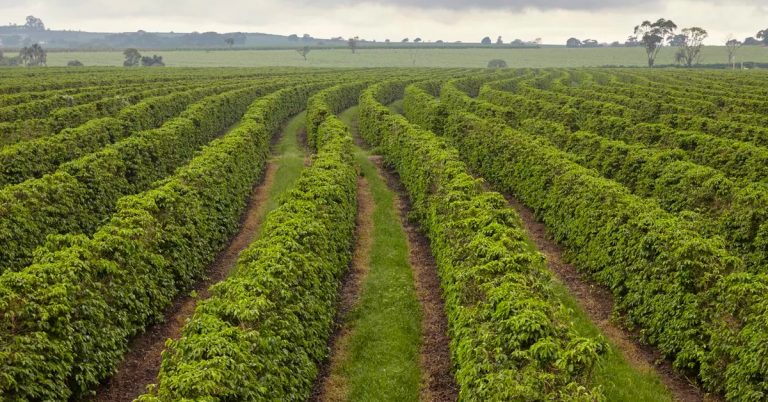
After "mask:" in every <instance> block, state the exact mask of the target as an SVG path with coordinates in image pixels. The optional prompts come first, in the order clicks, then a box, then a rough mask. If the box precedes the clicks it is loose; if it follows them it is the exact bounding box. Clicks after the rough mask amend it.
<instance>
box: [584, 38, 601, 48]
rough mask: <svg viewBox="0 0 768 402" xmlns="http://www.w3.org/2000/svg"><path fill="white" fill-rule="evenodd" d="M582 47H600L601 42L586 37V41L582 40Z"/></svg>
mask: <svg viewBox="0 0 768 402" xmlns="http://www.w3.org/2000/svg"><path fill="white" fill-rule="evenodd" d="M581 47H600V44H599V43H597V40H596V39H584V41H583V42H581Z"/></svg>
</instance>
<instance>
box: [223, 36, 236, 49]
mask: <svg viewBox="0 0 768 402" xmlns="http://www.w3.org/2000/svg"><path fill="white" fill-rule="evenodd" d="M224 42H226V43H227V45H229V48H230V49H231V48H232V46H234V45H235V38H227V39H224Z"/></svg>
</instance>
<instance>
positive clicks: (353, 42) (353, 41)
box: [347, 36, 360, 54]
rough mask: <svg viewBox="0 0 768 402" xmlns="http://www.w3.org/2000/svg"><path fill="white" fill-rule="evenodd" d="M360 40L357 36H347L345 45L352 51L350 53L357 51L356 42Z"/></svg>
mask: <svg viewBox="0 0 768 402" xmlns="http://www.w3.org/2000/svg"><path fill="white" fill-rule="evenodd" d="M359 40H360V38H358V37H357V36H355V37H354V38H349V40H348V41H347V46H348V47H349V50H351V51H352V54H355V53H356V52H357V42H358V41H359Z"/></svg>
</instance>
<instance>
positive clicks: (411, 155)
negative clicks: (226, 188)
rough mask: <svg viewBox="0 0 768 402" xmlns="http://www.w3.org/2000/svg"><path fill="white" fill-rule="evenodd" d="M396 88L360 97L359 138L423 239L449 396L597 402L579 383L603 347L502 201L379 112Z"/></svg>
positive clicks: (428, 142)
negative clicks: (582, 329)
mask: <svg viewBox="0 0 768 402" xmlns="http://www.w3.org/2000/svg"><path fill="white" fill-rule="evenodd" d="M399 88H400V85H398V84H394V85H387V84H380V85H377V86H373V87H371V88H370V89H368V90H366V91H365V92H364V93H363V96H362V97H361V100H360V105H361V106H360V113H361V128H363V131H362V134H363V136H364V138H365V139H366V141H368V142H369V143H371V144H372V145H376V146H378V147H379V148H380V149H381V150H382V151H383V154H384V156H385V159H386V161H387V162H388V163H389V164H391V165H392V166H394V168H395V169H396V171H397V172H398V174H399V176H400V179H401V180H402V181H403V184H404V185H405V188H406V189H407V191H408V194H409V196H410V198H411V201H412V202H413V205H414V212H415V215H416V216H417V218H418V220H419V221H420V223H421V225H422V227H423V228H424V229H425V231H426V233H427V235H428V237H429V239H430V244H431V248H432V252H433V254H434V255H435V258H436V259H437V264H438V269H439V274H440V278H441V284H442V288H443V295H444V299H445V304H446V310H447V311H446V313H447V316H448V325H449V333H450V336H451V352H452V357H453V361H454V364H455V366H456V378H457V381H458V384H459V386H460V395H459V398H460V399H461V400H467V401H470V400H473V401H474V400H476V401H490V400H493V401H496V400H499V401H501V400H527V401H535V400H581V401H591V400H596V399H601V394H600V391H599V390H591V389H589V388H588V385H587V384H588V383H589V376H590V373H591V371H592V368H593V366H594V365H595V364H597V362H598V361H599V356H600V355H601V353H602V352H603V351H604V349H605V344H604V343H603V342H602V341H599V340H595V339H589V338H582V337H578V336H577V334H576V333H575V332H574V330H573V328H572V325H571V323H570V320H569V317H568V314H569V313H568V311H566V309H565V308H564V307H563V306H562V305H561V304H560V302H559V301H558V300H557V298H556V296H555V295H554V293H553V291H552V288H551V286H552V275H551V273H550V272H549V271H548V270H547V268H546V267H545V264H544V259H543V257H542V255H541V254H540V253H538V252H537V251H536V250H534V249H533V248H532V246H530V243H529V240H528V239H527V238H526V235H525V233H524V231H523V230H522V229H521V228H520V227H521V222H520V218H519V216H518V215H517V214H516V213H515V212H514V210H513V209H512V208H511V207H509V206H508V204H507V202H506V200H505V199H504V198H503V197H502V196H501V195H499V194H497V193H493V192H489V191H485V190H484V189H483V186H482V182H481V181H479V180H476V179H474V178H473V177H472V176H471V175H470V174H469V173H468V171H467V167H466V166H465V165H464V163H462V162H461V161H460V160H459V157H458V154H457V153H456V150H455V149H453V148H452V147H451V146H449V144H447V143H446V142H445V141H443V140H441V139H439V138H438V137H436V136H435V135H434V134H432V133H431V132H429V131H425V130H422V129H418V128H416V127H415V126H413V125H411V124H410V123H409V122H408V121H407V120H406V119H405V118H403V117H402V116H397V115H394V114H392V113H391V112H390V111H389V110H388V108H387V107H385V106H383V104H387V103H389V102H391V101H392V100H394V99H397V97H398V96H402V91H400V93H399V94H397V90H398V89H399ZM393 94H395V95H396V96H394V97H393V96H392V95H393ZM427 107H429V106H427Z"/></svg>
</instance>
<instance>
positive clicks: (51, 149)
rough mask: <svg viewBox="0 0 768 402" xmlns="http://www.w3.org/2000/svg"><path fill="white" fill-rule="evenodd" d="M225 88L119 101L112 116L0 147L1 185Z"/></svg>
mask: <svg viewBox="0 0 768 402" xmlns="http://www.w3.org/2000/svg"><path fill="white" fill-rule="evenodd" d="M224 89H225V88H220V87H218V86H212V87H205V88H201V89H194V90H191V91H184V92H175V93H172V94H170V95H165V96H159V97H152V98H149V99H145V100H144V101H141V102H140V103H138V104H135V105H130V106H128V105H126V104H125V103H122V106H120V107H119V108H120V109H122V110H114V111H111V112H114V113H115V116H114V117H104V118H97V117H93V116H98V115H99V113H94V114H92V115H91V117H84V118H85V119H87V122H84V124H82V125H80V126H79V127H76V128H68V129H64V130H63V131H61V132H60V133H58V134H56V135H52V136H47V137H42V138H38V139H33V140H29V141H23V142H17V143H15V144H12V145H8V146H6V147H3V148H1V149H0V187H3V186H6V185H9V184H17V183H21V182H23V181H24V180H28V179H31V178H36V177H41V176H42V175H44V174H46V173H50V172H53V171H54V170H56V168H57V167H58V166H59V165H60V164H62V163H64V162H66V161H69V160H73V159H77V158H79V157H80V156H82V155H85V154H87V153H91V152H94V151H96V150H98V149H100V148H102V147H104V146H105V145H107V144H111V143H114V142H117V141H119V140H121V139H123V138H125V137H128V136H130V135H131V134H132V133H135V132H138V131H142V130H148V129H152V128H155V127H159V126H160V125H162V123H163V122H164V121H165V120H167V119H168V118H171V117H173V116H175V115H178V114H179V113H181V112H182V111H184V109H185V108H186V107H187V106H189V105H190V104H191V103H192V102H196V101H198V100H200V99H201V98H203V97H206V96H211V95H214V94H216V93H220V92H223V91H224ZM89 105H90V104H89ZM125 106H127V107H125ZM88 113H90V112H88ZM108 114H111V113H108ZM108 114H107V115H108Z"/></svg>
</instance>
